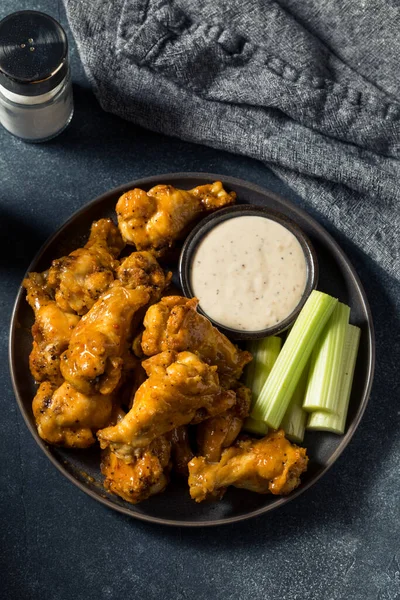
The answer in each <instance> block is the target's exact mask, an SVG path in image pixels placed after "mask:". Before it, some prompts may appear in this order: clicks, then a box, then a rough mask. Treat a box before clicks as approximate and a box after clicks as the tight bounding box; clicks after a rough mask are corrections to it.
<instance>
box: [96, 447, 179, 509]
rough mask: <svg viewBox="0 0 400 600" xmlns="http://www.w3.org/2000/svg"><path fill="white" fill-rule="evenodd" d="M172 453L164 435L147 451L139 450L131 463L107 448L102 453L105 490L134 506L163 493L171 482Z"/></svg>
mask: <svg viewBox="0 0 400 600" xmlns="http://www.w3.org/2000/svg"><path fill="white" fill-rule="evenodd" d="M170 454H171V442H170V441H168V440H167V439H166V438H165V437H163V436H162V437H159V438H157V439H155V440H154V441H153V442H152V443H151V444H150V445H149V446H146V447H145V448H138V449H136V450H135V454H134V456H133V460H132V462H130V463H127V462H125V461H124V460H123V459H121V458H119V457H118V456H117V455H116V454H115V453H114V452H112V451H111V450H110V449H109V448H107V450H104V451H103V452H102V462H101V472H102V473H103V475H104V476H105V481H104V487H105V488H106V490H108V491H110V492H112V493H113V494H116V495H117V496H120V497H121V498H123V499H124V500H126V501H127V502H130V503H131V504H137V503H138V502H142V500H146V499H147V498H149V497H150V496H154V495H155V494H160V493H161V492H163V491H164V489H165V488H166V486H167V484H168V481H169V471H170V469H171V463H170Z"/></svg>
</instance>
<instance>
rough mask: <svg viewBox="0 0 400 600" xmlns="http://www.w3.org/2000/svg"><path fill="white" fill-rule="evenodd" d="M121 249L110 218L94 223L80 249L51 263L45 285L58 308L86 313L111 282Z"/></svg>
mask: <svg viewBox="0 0 400 600" xmlns="http://www.w3.org/2000/svg"><path fill="white" fill-rule="evenodd" d="M123 247H124V242H123V241H122V238H121V235H120V233H119V231H118V229H117V227H116V226H115V225H114V223H113V222H112V220H111V219H101V220H100V221H95V222H94V223H93V225H92V228H91V231H90V237H89V240H88V242H87V244H86V245H85V246H84V247H83V248H78V249H77V250H74V251H73V252H71V254H69V255H68V256H64V257H62V258H58V259H57V260H54V261H53V263H52V266H51V268H50V270H49V276H48V285H49V286H50V287H51V288H52V289H53V290H54V293H55V300H56V302H57V304H58V306H59V307H60V308H61V309H62V310H63V311H64V312H72V313H77V314H78V315H84V314H85V313H87V311H88V310H89V309H90V308H91V307H92V306H93V304H94V303H95V302H96V300H97V299H98V298H99V296H100V295H101V294H102V293H103V292H105V291H106V290H107V289H108V288H109V286H110V285H111V283H112V282H113V281H114V276H115V271H116V269H117V267H118V265H119V262H118V261H117V260H116V257H117V256H118V254H119V253H120V252H121V250H122V248H123Z"/></svg>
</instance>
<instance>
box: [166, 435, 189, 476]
mask: <svg viewBox="0 0 400 600" xmlns="http://www.w3.org/2000/svg"><path fill="white" fill-rule="evenodd" d="M169 436H170V439H171V443H172V448H171V453H172V464H173V468H174V471H175V472H176V473H178V475H182V476H183V477H187V476H188V475H189V470H188V463H189V462H190V461H191V460H192V458H193V456H194V454H193V452H192V449H191V447H190V442H189V431H188V427H187V426H186V425H182V426H181V427H176V428H175V429H173V430H172V431H171V432H170V434H169Z"/></svg>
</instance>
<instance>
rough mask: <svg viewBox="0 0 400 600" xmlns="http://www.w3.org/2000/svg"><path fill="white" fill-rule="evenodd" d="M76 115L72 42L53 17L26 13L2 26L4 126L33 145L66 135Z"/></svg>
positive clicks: (0, 111)
mask: <svg viewBox="0 0 400 600" xmlns="http://www.w3.org/2000/svg"><path fill="white" fill-rule="evenodd" d="M72 114H73V97H72V85H71V74H70V68H69V62H68V40H67V37H66V35H65V31H64V30H63V28H62V27H61V25H60V24H59V23H58V22H57V21H56V20H55V19H53V18H52V17H50V16H49V15H46V14H44V13H41V12H38V11H33V10H22V11H18V12H16V13H13V14H11V15H9V16H8V17H5V18H4V19H3V20H2V21H0V123H1V124H2V125H3V127H4V128H5V129H6V130H7V131H9V132H10V133H12V134H13V135H15V136H17V137H19V138H21V139H23V140H25V141H28V142H43V141H46V140H48V139H51V138H53V137H55V136H56V135H58V134H59V133H61V131H63V129H65V127H66V126H67V125H68V123H69V122H70V120H71V118H72Z"/></svg>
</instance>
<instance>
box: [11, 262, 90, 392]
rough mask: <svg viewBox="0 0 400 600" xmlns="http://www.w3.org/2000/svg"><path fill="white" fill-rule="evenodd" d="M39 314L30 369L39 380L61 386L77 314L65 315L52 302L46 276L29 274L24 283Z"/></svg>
mask: <svg viewBox="0 0 400 600" xmlns="http://www.w3.org/2000/svg"><path fill="white" fill-rule="evenodd" d="M22 285H23V286H24V287H25V289H26V291H27V297H26V298H27V301H28V303H29V305H30V306H31V307H32V309H33V311H34V313H35V322H34V325H33V327H32V337H33V345H32V352H31V354H30V356H29V367H30V370H31V373H32V375H33V377H34V378H35V380H36V381H38V382H40V381H50V382H51V383H53V384H55V385H57V384H58V385H61V383H62V381H63V378H62V376H61V372H60V356H61V354H62V353H63V352H64V350H66V348H68V344H69V340H70V338H71V335H72V331H73V329H74V328H75V327H76V325H77V324H78V322H79V317H78V316H77V315H73V314H69V313H65V312H63V311H62V310H61V308H60V307H59V306H57V304H56V303H55V301H54V300H52V298H51V296H50V291H49V288H48V286H47V278H46V274H45V273H29V275H28V277H26V278H25V279H24V281H23V284H22Z"/></svg>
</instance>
